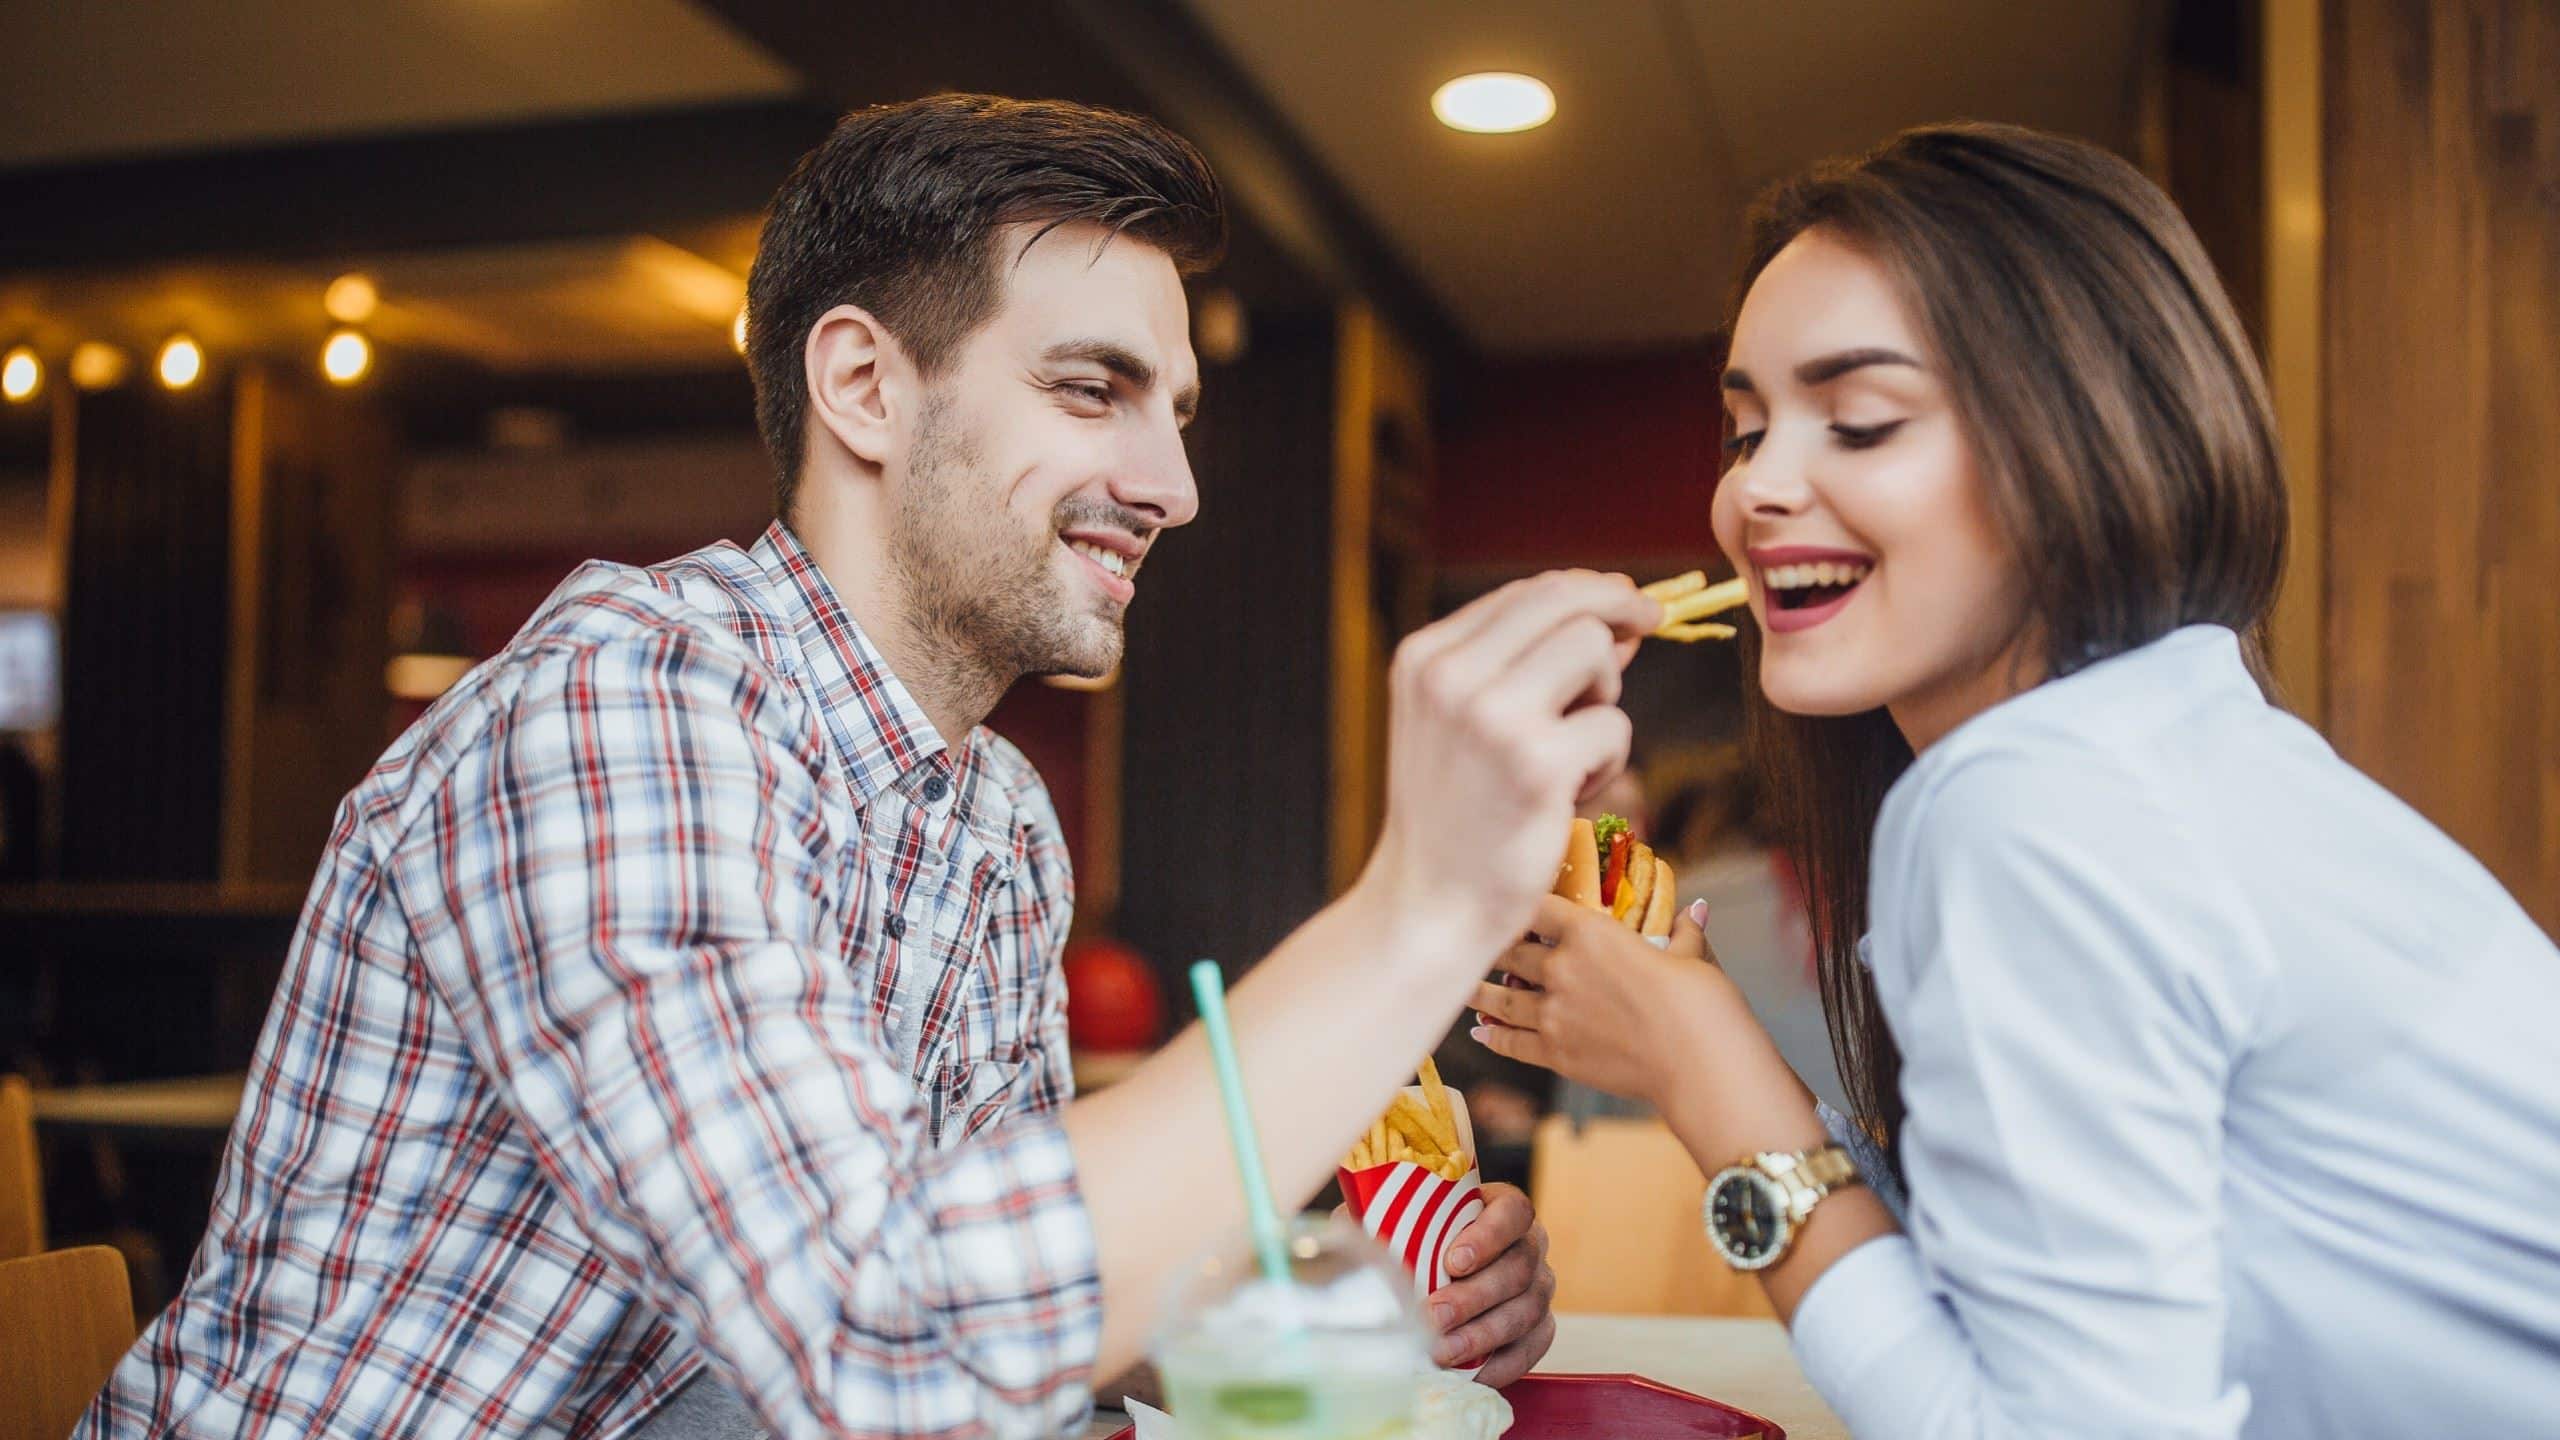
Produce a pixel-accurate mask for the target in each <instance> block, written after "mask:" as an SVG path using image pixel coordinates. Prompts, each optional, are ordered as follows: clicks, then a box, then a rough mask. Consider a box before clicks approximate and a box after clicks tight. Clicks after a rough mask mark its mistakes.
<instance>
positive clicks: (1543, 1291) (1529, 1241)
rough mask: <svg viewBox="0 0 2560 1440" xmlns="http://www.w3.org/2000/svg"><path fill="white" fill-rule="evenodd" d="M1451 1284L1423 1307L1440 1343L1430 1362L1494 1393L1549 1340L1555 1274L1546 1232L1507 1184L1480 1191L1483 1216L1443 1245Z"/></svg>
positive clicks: (1540, 1354) (1540, 1355) (1542, 1352)
mask: <svg viewBox="0 0 2560 1440" xmlns="http://www.w3.org/2000/svg"><path fill="white" fill-rule="evenodd" d="M1448 1263H1449V1275H1450V1280H1449V1283H1448V1284H1447V1285H1444V1286H1442V1287H1441V1288H1440V1289H1439V1291H1437V1292H1436V1293H1434V1294H1433V1295H1432V1297H1431V1299H1430V1300H1429V1302H1427V1303H1428V1310H1429V1314H1430V1317H1431V1322H1432V1325H1433V1327H1434V1328H1436V1329H1438V1330H1439V1331H1440V1338H1439V1339H1438V1340H1437V1341H1436V1342H1434V1344H1433V1348H1432V1352H1431V1358H1432V1359H1433V1360H1434V1361H1437V1362H1438V1363H1440V1364H1442V1365H1445V1366H1449V1367H1452V1368H1455V1369H1460V1370H1464V1369H1467V1368H1469V1367H1471V1366H1476V1365H1481V1366H1483V1367H1484V1368H1483V1369H1482V1370H1481V1371H1479V1372H1478V1373H1477V1375H1476V1379H1477V1381H1478V1382H1479V1383H1481V1384H1485V1385H1490V1386H1493V1387H1494V1388H1496V1389H1500V1388H1501V1387H1503V1386H1505V1385H1508V1384H1510V1383H1511V1382H1512V1381H1514V1380H1517V1379H1519V1378H1520V1377H1521V1376H1523V1375H1526V1374H1528V1373H1529V1369H1530V1367H1531V1366H1534V1365H1536V1364H1537V1363H1538V1362H1539V1361H1540V1360H1543V1359H1545V1358H1546V1354H1547V1347H1548V1346H1550V1345H1553V1344H1554V1343H1555V1339H1556V1318H1555V1315H1554V1313H1553V1310H1552V1307H1553V1305H1554V1303H1555V1297H1556V1273H1555V1272H1554V1271H1553V1270H1550V1269H1548V1268H1547V1227H1545V1226H1544V1225H1541V1224H1539V1223H1538V1217H1537V1216H1536V1215H1535V1214H1533V1213H1531V1212H1530V1209H1529V1197H1528V1196H1526V1195H1524V1194H1522V1193H1520V1191H1519V1190H1518V1189H1517V1188H1515V1187H1513V1186H1509V1185H1487V1186H1486V1187H1484V1213H1483V1214H1481V1215H1478V1216H1477V1217H1476V1218H1475V1220H1474V1222H1473V1223H1471V1224H1469V1225H1468V1226H1467V1228H1466V1229H1464V1230H1461V1231H1459V1232H1458V1234H1457V1237H1456V1238H1455V1239H1454V1240H1452V1241H1451V1242H1450V1244H1449V1252H1448Z"/></svg>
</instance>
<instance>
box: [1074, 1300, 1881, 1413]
mask: <svg viewBox="0 0 2560 1440" xmlns="http://www.w3.org/2000/svg"><path fill="white" fill-rule="evenodd" d="M1538 1368H1539V1369H1540V1370H1553V1371H1558V1372H1562V1373H1568V1374H1602V1375H1615V1374H1622V1373H1623V1374H1633V1375H1642V1376H1645V1377H1646V1378H1648V1379H1652V1380H1659V1381H1661V1382H1662V1383H1663V1384H1665V1385H1669V1386H1671V1387H1673V1388H1674V1389H1679V1390H1686V1391H1689V1392H1690V1393H1692V1394H1697V1395H1704V1396H1707V1397H1708V1398H1710V1399H1714V1400H1721V1401H1723V1402H1724V1403H1726V1404H1728V1405H1731V1406H1734V1407H1736V1408H1738V1409H1743V1410H1748V1411H1750V1412H1752V1413H1753V1414H1755V1415H1762V1416H1766V1417H1767V1418H1769V1419H1771V1420H1775V1421H1777V1422H1778V1423H1779V1424H1780V1425H1783V1426H1785V1427H1786V1430H1787V1440H1847V1437H1848V1434H1849V1430H1848V1427H1847V1426H1845V1425H1843V1424H1841V1423H1840V1417H1838V1416H1837V1415H1834V1414H1832V1413H1831V1407H1829V1406H1827V1405H1825V1404H1823V1403H1822V1397H1820V1396H1818V1395H1816V1394H1814V1393H1813V1387H1812V1386H1810V1385H1807V1384H1806V1383H1805V1379H1804V1372H1803V1371H1802V1370H1799V1369H1797V1368H1796V1357H1795V1351H1794V1350H1793V1349H1792V1348H1790V1347H1789V1345H1788V1343H1787V1332H1786V1331H1785V1330H1783V1329H1781V1328H1780V1327H1779V1325H1778V1322H1776V1321H1774V1320H1728V1319H1707V1318H1703V1317H1699V1316H1691V1315H1559V1316H1557V1317H1556V1343H1555V1348H1554V1349H1552V1350H1550V1351H1548V1352H1547V1358H1546V1362H1545V1363H1544V1364H1542V1365H1540V1366H1539V1367H1538ZM1128 1423H1129V1422H1128V1420H1127V1418H1126V1417H1124V1416H1122V1415H1120V1414H1118V1413H1117V1412H1112V1413H1110V1414H1109V1415H1108V1416H1107V1417H1104V1416H1097V1417H1096V1418H1095V1420H1094V1422H1093V1424H1092V1425H1090V1426H1089V1427H1087V1428H1086V1431H1085V1434H1086V1436H1087V1437H1090V1440H1100V1437H1103V1436H1108V1435H1112V1434H1116V1433H1118V1431H1119V1430H1120V1428H1121V1427H1122V1426H1124V1425H1126V1424H1128ZM1626 1440H1643V1437H1641V1436H1628V1437H1626Z"/></svg>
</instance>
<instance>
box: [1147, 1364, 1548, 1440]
mask: <svg viewBox="0 0 2560 1440" xmlns="http://www.w3.org/2000/svg"><path fill="white" fill-rule="evenodd" d="M1414 1384H1415V1385H1416V1386H1418V1387H1420V1389H1421V1391H1422V1399H1421V1403H1419V1404H1417V1405H1416V1406H1415V1407H1414V1412H1413V1440H1502V1432H1504V1431H1506V1430H1508V1429H1510V1428H1511V1402H1510V1401H1508V1400H1505V1399H1503V1398H1502V1393H1501V1392H1500V1391H1498V1390H1488V1389H1486V1388H1485V1387H1483V1386H1482V1385H1478V1384H1477V1383H1475V1382H1474V1381H1472V1380H1468V1379H1465V1378H1463V1377H1461V1376H1457V1375H1451V1374H1447V1373H1444V1372H1441V1371H1433V1372H1432V1373H1430V1374H1428V1375H1422V1376H1418V1377H1416V1378H1415V1380H1414ZM1124 1403H1126V1404H1127V1405H1128V1407H1129V1419H1130V1421H1131V1422H1132V1423H1133V1424H1134V1425H1136V1427H1137V1430H1138V1440H1183V1436H1182V1426H1181V1425H1180V1424H1179V1423H1178V1422H1176V1421H1175V1420H1174V1418H1173V1417H1172V1416H1170V1415H1167V1414H1166V1413H1164V1412H1163V1411H1161V1410H1158V1409H1157V1408H1155V1407H1154V1406H1152V1405H1149V1404H1147V1403H1146V1402H1144V1401H1141V1400H1130V1401H1126V1402H1124Z"/></svg>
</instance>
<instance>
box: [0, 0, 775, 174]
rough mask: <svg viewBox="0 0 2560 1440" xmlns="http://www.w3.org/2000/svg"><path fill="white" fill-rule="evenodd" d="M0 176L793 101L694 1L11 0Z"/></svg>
mask: <svg viewBox="0 0 2560 1440" xmlns="http://www.w3.org/2000/svg"><path fill="white" fill-rule="evenodd" d="M0 36H5V39H0V166H18V165H38V164H50V163H56V162H63V161H72V160H89V159H98V158H103V157H107V156H115V155H130V154H140V153H148V152H154V151H165V150H171V149H188V150H200V149H224V148H231V147H237V146H246V145H261V144H275V143H279V142H287V141H296V140H317V139H322V138H331V137H340V136H348V135H362V134H374V133H385V132H394V131H403V130H424V129H443V128H451V127H455V126H462V125H477V124H496V123H502V122H507V121H523V120H532V119H539V118H544V117H563V116H570V115H578V114H588V113H595V112H602V111H611V110H624V109H639V108H644V107H654V106H673V105H685V104H708V103H712V102H717V101H723V100H741V99H755V98H771V97H777V96H782V95H787V94H790V93H792V92H793V91H794V90H796V89H797V88H798V83H799V82H798V80H797V77H795V76H794V75H793V74H792V73H791V72H790V71H789V70H788V69H786V68H784V67H783V66H781V65H779V64H777V63H775V61H774V60H773V58H772V57H771V56H769V55H766V54H765V53H764V52H763V51H761V50H759V49H757V48H756V47H755V46H754V45H752V44H750V43H749V42H747V41H746V40H744V39H742V38H740V37H739V36H738V35H737V33H736V32H734V31H732V30H730V29H729V28H728V27H727V26H726V25H725V24H723V23H721V22H720V21H719V20H718V19H716V18H714V17H712V16H711V15H710V14H709V13H708V12H707V11H704V10H701V9H698V8H696V7H695V6H694V5H692V4H690V3H688V0H148V3H142V0H0Z"/></svg>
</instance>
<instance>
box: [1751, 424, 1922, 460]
mask: <svg viewBox="0 0 2560 1440" xmlns="http://www.w3.org/2000/svg"><path fill="white" fill-rule="evenodd" d="M1902 425H1903V422H1902V421H1900V420H1887V421H1885V422H1884V423H1883V424H1880V425H1843V424H1838V423H1834V424H1833V425H1832V427H1831V433H1832V435H1833V436H1834V437H1835V438H1836V439H1837V440H1838V441H1839V444H1840V448H1841V449H1843V450H1871V449H1873V448H1875V447H1876V446H1878V445H1881V444H1883V443H1884V442H1885V441H1887V440H1890V439H1892V438H1893V432H1894V431H1896V430H1899V429H1901V428H1902ZM1767 433H1768V429H1767V427H1765V426H1764V427H1762V428H1761V429H1758V430H1745V431H1742V432H1740V433H1738V434H1736V435H1735V436H1734V437H1733V438H1732V439H1729V440H1727V441H1725V442H1724V458H1725V460H1726V461H1727V462H1728V463H1731V462H1735V461H1741V460H1748V459H1750V458H1751V456H1752V455H1753V453H1754V452H1756V451H1758V450H1759V448H1760V437H1761V436H1763V435H1766V434H1767Z"/></svg>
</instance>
